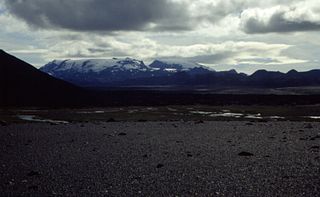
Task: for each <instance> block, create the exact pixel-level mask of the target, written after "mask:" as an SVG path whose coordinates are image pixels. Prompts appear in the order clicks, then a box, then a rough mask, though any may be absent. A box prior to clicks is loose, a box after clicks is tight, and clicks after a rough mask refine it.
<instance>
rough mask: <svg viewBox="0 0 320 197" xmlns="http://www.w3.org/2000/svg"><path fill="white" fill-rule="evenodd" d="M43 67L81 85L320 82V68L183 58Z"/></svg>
mask: <svg viewBox="0 0 320 197" xmlns="http://www.w3.org/2000/svg"><path fill="white" fill-rule="evenodd" d="M40 70H41V71H43V72H45V73H47V74H49V75H51V76H53V77H56V78H58V79H62V80H65V81H68V82H70V83H73V84H76V85H78V86H82V87H123V86H136V87H137V86H187V87H194V86H201V87H207V88H213V87H215V88H216V87H221V88H223V87H251V88H281V87H299V86H319V85H320V70H311V71H306V72H298V71H296V70H291V71H289V72H287V73H282V72H275V71H266V70H258V71H256V72H254V73H253V74H252V75H247V74H244V73H238V72H237V71H236V70H230V71H221V72H218V71H215V70H213V69H211V68H209V67H206V66H203V65H201V64H198V63H194V62H187V61H183V60H177V59H176V60H155V61H153V62H152V63H151V64H150V65H146V64H144V62H143V61H140V60H136V59H132V58H125V59H118V58H113V59H86V60H60V61H59V60H54V61H52V62H49V63H48V64H46V65H44V66H43V67H41V68H40Z"/></svg>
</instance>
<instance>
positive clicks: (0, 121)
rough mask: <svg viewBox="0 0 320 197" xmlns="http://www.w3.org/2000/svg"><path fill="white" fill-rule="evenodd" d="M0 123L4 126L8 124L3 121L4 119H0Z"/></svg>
mask: <svg viewBox="0 0 320 197" xmlns="http://www.w3.org/2000/svg"><path fill="white" fill-rule="evenodd" d="M0 125H1V126H3V127H5V126H8V123H7V122H5V121H2V120H0Z"/></svg>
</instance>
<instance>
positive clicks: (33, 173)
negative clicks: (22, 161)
mask: <svg viewBox="0 0 320 197" xmlns="http://www.w3.org/2000/svg"><path fill="white" fill-rule="evenodd" d="M27 175H28V176H39V175H40V173H39V172H36V171H33V170H32V171H30V172H29V173H28V174H27Z"/></svg>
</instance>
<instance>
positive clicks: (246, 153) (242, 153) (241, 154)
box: [238, 151, 254, 157]
mask: <svg viewBox="0 0 320 197" xmlns="http://www.w3.org/2000/svg"><path fill="white" fill-rule="evenodd" d="M238 155H239V156H244V157H250V156H253V155H254V154H252V153H249V152H245V151H242V152H240V153H239V154H238Z"/></svg>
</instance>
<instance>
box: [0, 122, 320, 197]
mask: <svg viewBox="0 0 320 197" xmlns="http://www.w3.org/2000/svg"><path fill="white" fill-rule="evenodd" d="M319 132H320V123H319V122H304V121H299V122H294V121H274V120H273V121H265V122H253V121H172V122H162V121H158V122H152V121H148V122H87V123H81V122H72V123H68V124H57V123H42V122H40V123H12V124H4V123H3V124H2V126H0V158H1V159H0V193H1V194H2V195H4V196H48V195H49V196H55V195H58V196H196V195H198V196H319V195H320V184H319V183H320V177H319V172H320V147H319V145H320V133H319Z"/></svg>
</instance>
